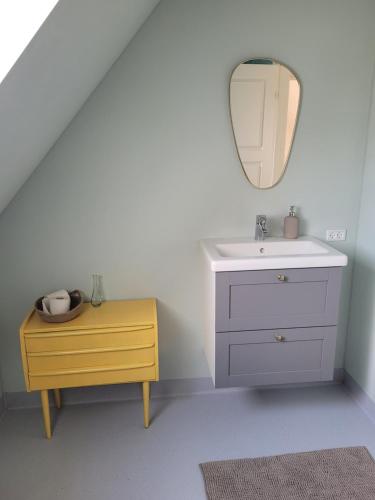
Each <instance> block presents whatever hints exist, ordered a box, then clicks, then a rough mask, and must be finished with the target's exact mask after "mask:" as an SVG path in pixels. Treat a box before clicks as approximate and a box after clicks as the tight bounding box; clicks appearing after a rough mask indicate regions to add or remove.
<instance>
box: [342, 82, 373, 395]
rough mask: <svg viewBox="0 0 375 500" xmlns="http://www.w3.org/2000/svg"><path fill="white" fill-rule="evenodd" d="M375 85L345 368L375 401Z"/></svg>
mask: <svg viewBox="0 0 375 500" xmlns="http://www.w3.org/2000/svg"><path fill="white" fill-rule="evenodd" d="M374 96H375V84H374V89H373V99H372V107H371V115H370V122H369V129H368V144H367V155H366V164H365V170H364V174H363V190H362V198H361V210H360V217H359V224H358V235H357V244H356V256H355V266H354V272H353V287H352V300H351V312H350V324H349V333H348V342H347V349H346V358H345V368H346V370H347V371H348V372H349V373H350V375H352V377H353V378H354V379H355V380H356V381H357V382H358V383H359V384H360V386H361V387H362V388H363V389H364V390H365V391H366V392H367V393H368V395H369V396H370V397H371V398H372V399H373V400H375V200H374V193H375V99H374Z"/></svg>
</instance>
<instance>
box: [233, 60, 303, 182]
mask: <svg viewBox="0 0 375 500" xmlns="http://www.w3.org/2000/svg"><path fill="white" fill-rule="evenodd" d="M300 94H301V89H300V84H299V81H298V79H297V77H296V76H295V75H293V73H292V72H291V71H290V70H289V69H288V68H287V67H285V66H284V65H282V64H280V63H278V62H276V61H274V60H272V59H250V60H249V61H246V62H244V63H241V64H239V65H238V66H237V67H236V69H235V70H234V71H233V73H232V77H231V80H230V112H231V118H232V126H233V133H234V138H235V141H236V146H237V151H238V156H239V158H240V161H241V164H242V168H243V170H244V172H245V174H246V176H247V178H248V179H249V181H250V182H251V183H252V184H253V185H254V186H255V187H257V188H261V189H266V188H270V187H272V186H274V185H275V184H276V183H277V182H279V180H280V179H281V177H282V175H283V173H284V171H285V168H286V165H287V163H288V159H289V155H290V150H291V147H292V143H293V138H294V132H295V128H296V123H297V117H298V109H299V103H300Z"/></svg>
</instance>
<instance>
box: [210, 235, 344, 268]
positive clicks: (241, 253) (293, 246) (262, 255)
mask: <svg viewBox="0 0 375 500" xmlns="http://www.w3.org/2000/svg"><path fill="white" fill-rule="evenodd" d="M201 246H202V248H203V250H204V253H205V255H206V257H207V259H208V260H209V262H210V267H211V270H212V271H253V270H261V269H293V268H308V267H344V266H346V265H347V263H348V258H347V256H346V255H345V254H343V253H342V252H339V251H338V250H336V249H335V248H333V247H331V246H329V245H327V244H326V243H324V242H322V241H320V240H319V239H317V238H313V237H311V236H301V237H300V238H298V239H296V240H287V239H285V238H266V239H265V240H263V241H256V240H254V239H251V238H210V239H205V240H202V241H201Z"/></svg>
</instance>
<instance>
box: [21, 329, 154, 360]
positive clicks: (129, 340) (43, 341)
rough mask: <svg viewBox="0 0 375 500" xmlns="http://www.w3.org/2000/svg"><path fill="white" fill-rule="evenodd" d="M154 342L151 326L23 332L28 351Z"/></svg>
mask: <svg viewBox="0 0 375 500" xmlns="http://www.w3.org/2000/svg"><path fill="white" fill-rule="evenodd" d="M154 342H155V330H154V328H153V326H149V327H147V326H142V327H130V328H125V327H122V328H112V329H111V330H108V329H104V328H103V329H93V330H72V331H64V332H48V333H29V334H25V343H26V351H27V352H28V353H36V352H49V351H72V350H77V349H78V350H79V349H99V348H113V347H126V346H132V345H145V344H152V343H154Z"/></svg>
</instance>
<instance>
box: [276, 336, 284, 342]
mask: <svg viewBox="0 0 375 500" xmlns="http://www.w3.org/2000/svg"><path fill="white" fill-rule="evenodd" d="M275 339H276V340H277V341H278V342H284V340H285V337H284V336H283V335H275Z"/></svg>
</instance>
